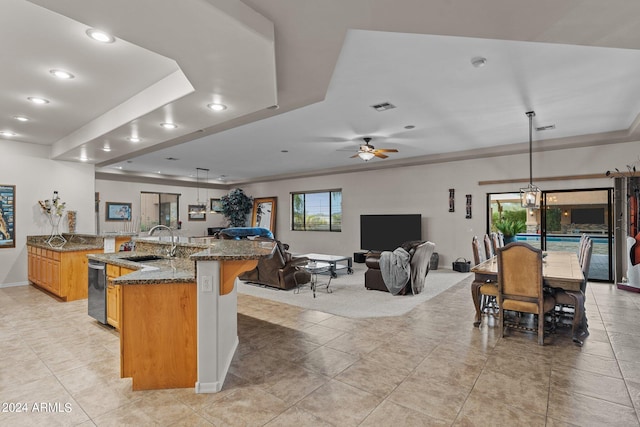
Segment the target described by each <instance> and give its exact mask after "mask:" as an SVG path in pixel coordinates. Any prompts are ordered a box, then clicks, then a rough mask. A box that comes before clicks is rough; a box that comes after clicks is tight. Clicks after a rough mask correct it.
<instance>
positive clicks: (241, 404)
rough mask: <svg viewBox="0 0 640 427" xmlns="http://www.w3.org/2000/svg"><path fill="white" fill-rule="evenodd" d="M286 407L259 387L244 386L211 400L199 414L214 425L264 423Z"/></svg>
mask: <svg viewBox="0 0 640 427" xmlns="http://www.w3.org/2000/svg"><path fill="white" fill-rule="evenodd" d="M288 407H289V405H288V404H287V403H285V402H284V401H283V400H281V399H278V398H277V397H275V396H273V395H272V394H270V393H267V392H265V390H264V389H263V388H261V387H246V388H243V389H241V390H238V391H237V392H236V393H233V394H231V395H229V396H227V397H225V398H223V399H221V400H218V401H215V402H213V404H211V405H210V406H208V407H206V408H204V409H202V410H201V411H199V415H201V416H202V417H203V418H205V419H206V420H207V421H209V422H211V423H213V425H216V426H249V425H264V424H266V423H268V422H269V421H271V420H272V419H274V418H275V417H277V416H278V415H280V414H281V413H282V412H283V411H285V410H286V409H287V408H288Z"/></svg>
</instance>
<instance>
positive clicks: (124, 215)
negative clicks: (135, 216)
mask: <svg viewBox="0 0 640 427" xmlns="http://www.w3.org/2000/svg"><path fill="white" fill-rule="evenodd" d="M104 211H105V221H131V203H121V202H105V210H104Z"/></svg>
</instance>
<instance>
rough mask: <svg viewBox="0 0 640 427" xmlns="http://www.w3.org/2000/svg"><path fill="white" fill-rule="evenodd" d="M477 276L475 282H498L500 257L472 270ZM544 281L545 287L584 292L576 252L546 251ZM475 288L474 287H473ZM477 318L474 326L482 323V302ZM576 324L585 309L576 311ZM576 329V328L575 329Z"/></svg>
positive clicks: (477, 307) (543, 269) (492, 258)
mask: <svg viewBox="0 0 640 427" xmlns="http://www.w3.org/2000/svg"><path fill="white" fill-rule="evenodd" d="M471 271H472V272H473V273H474V274H475V278H474V282H475V283H478V282H481V283H484V282H494V283H497V282H498V257H497V256H493V257H491V258H489V259H488V260H486V261H484V262H481V263H480V264H478V265H476V266H474V267H472V268H471ZM542 279H543V283H544V286H545V287H549V288H556V289H562V290H565V291H569V292H582V290H581V285H582V282H583V281H584V274H583V273H582V268H581V267H580V262H579V261H578V255H577V254H576V253H575V252H567V251H545V252H543V253H542ZM472 286H473V285H472ZM475 305H476V307H475V308H476V318H475V322H474V325H476V326H477V325H479V324H480V321H481V316H482V313H481V309H480V300H479V299H478V301H477V302H475ZM575 312H576V316H579V317H580V318H577V317H576V318H575V319H574V324H577V325H579V324H581V322H582V316H583V315H584V307H579V309H578V310H576V311H575ZM574 329H575V328H574Z"/></svg>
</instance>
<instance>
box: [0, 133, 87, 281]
mask: <svg viewBox="0 0 640 427" xmlns="http://www.w3.org/2000/svg"><path fill="white" fill-rule="evenodd" d="M0 144H1V145H2V159H1V163H0V164H1V166H0V184H2V185H15V186H16V198H15V232H16V233H15V234H16V236H15V237H16V247H15V248H5V249H0V287H1V286H11V285H16V284H24V283H27V248H26V240H27V235H42V234H45V235H48V234H49V233H51V225H50V224H49V222H48V220H47V217H46V216H45V215H44V214H43V213H42V210H41V209H40V206H39V205H38V200H45V199H51V197H52V196H53V191H54V190H57V191H58V193H59V196H60V198H61V199H62V201H64V202H66V206H67V210H74V211H77V212H78V214H77V221H76V231H77V232H78V233H89V234H93V233H94V228H95V226H94V221H93V192H94V190H93V187H94V167H93V165H87V164H81V163H73V162H60V161H55V160H50V159H49V158H48V156H49V147H48V146H41V145H35V144H24V143H16V142H13V141H7V140H0ZM60 231H61V232H66V231H67V224H66V215H65V217H64V218H63V219H62V221H61V223H60Z"/></svg>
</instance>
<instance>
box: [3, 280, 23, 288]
mask: <svg viewBox="0 0 640 427" xmlns="http://www.w3.org/2000/svg"><path fill="white" fill-rule="evenodd" d="M28 285H29V282H28V281H27V282H15V283H0V289H2V288H13V287H16V286H28Z"/></svg>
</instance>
